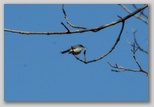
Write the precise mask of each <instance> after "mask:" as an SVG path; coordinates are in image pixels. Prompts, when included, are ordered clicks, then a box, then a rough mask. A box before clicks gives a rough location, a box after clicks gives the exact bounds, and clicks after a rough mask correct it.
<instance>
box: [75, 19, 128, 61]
mask: <svg viewBox="0 0 154 107" xmlns="http://www.w3.org/2000/svg"><path fill="white" fill-rule="evenodd" d="M118 17H119V18H120V19H121V20H123V19H122V18H121V17H120V16H118ZM124 25H125V20H123V21H122V27H121V30H120V33H119V35H118V38H117V39H116V41H115V43H114V45H113V46H112V47H111V49H110V50H109V51H108V52H106V53H105V54H103V55H102V56H100V57H98V58H96V59H93V60H90V61H86V57H85V60H82V59H80V58H79V57H77V56H75V55H74V56H75V58H76V59H77V60H79V61H81V62H84V63H85V64H88V63H91V62H96V61H98V60H101V59H103V58H104V57H106V56H107V55H109V54H110V53H111V52H112V51H113V50H114V48H115V47H116V45H117V44H118V42H119V41H120V37H121V34H122V32H123V29H124ZM84 55H85V54H84Z"/></svg>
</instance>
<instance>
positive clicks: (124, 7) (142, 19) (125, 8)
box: [119, 4, 148, 24]
mask: <svg viewBox="0 0 154 107" xmlns="http://www.w3.org/2000/svg"><path fill="white" fill-rule="evenodd" d="M119 5H120V6H121V7H122V8H123V9H124V10H125V11H127V12H128V13H129V14H131V13H132V11H130V10H129V9H128V8H127V7H126V6H124V5H122V4H119ZM134 16H135V17H136V18H138V19H140V20H141V21H143V22H144V23H146V24H148V21H146V20H145V19H144V18H142V17H140V16H139V15H134Z"/></svg>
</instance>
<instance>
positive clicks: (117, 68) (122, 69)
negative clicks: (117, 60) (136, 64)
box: [108, 62, 148, 75]
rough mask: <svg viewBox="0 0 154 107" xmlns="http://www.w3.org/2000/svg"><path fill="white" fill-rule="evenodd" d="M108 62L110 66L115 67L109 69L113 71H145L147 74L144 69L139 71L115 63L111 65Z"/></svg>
mask: <svg viewBox="0 0 154 107" xmlns="http://www.w3.org/2000/svg"><path fill="white" fill-rule="evenodd" d="M108 64H109V65H110V66H111V67H112V68H115V69H112V70H111V71H114V72H124V71H131V72H142V73H145V74H146V75H148V72H146V71H141V70H137V69H131V68H126V67H123V66H118V65H117V64H115V65H112V64H111V63H110V62H108Z"/></svg>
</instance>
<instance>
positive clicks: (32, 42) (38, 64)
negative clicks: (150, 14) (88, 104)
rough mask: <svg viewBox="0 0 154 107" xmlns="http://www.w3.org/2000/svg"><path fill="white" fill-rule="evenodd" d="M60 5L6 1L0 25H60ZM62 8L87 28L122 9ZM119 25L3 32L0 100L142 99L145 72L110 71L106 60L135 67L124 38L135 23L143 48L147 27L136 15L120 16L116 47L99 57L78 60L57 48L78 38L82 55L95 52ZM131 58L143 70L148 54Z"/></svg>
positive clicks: (90, 55) (38, 27)
mask: <svg viewBox="0 0 154 107" xmlns="http://www.w3.org/2000/svg"><path fill="white" fill-rule="evenodd" d="M126 6H128V7H130V8H131V6H130V5H126ZM138 6H142V5H138ZM61 7H62V6H61V5H45V4H44V5H19V4H18V5H16V4H12V5H10V4H6V5H4V27H5V28H10V29H17V30H24V31H36V32H37V31H38V32H39V31H65V30H66V29H65V28H64V27H63V26H62V25H61V24H60V23H61V22H63V23H65V24H66V21H65V19H64V15H63V13H62V9H61ZM131 9H132V10H133V8H131ZM65 10H66V12H67V15H68V17H69V19H70V21H71V22H72V23H73V24H75V25H81V26H85V27H89V28H91V27H95V26H99V25H104V24H107V23H110V22H112V21H115V20H118V17H117V15H120V16H123V17H124V16H126V15H127V14H128V13H127V12H125V11H124V10H123V9H122V8H121V7H120V6H118V5H65ZM147 11H148V10H147V9H146V11H145V13H146V14H147ZM66 25H67V24H66ZM67 26H68V25H67ZM69 28H70V29H72V28H71V27H69ZM120 28H121V23H120V24H117V25H115V26H112V27H109V28H106V29H104V30H101V31H99V32H96V33H94V32H87V33H79V34H69V35H50V36H47V35H21V34H15V33H9V32H4V100H5V101H148V77H147V76H146V75H145V74H143V73H134V72H121V73H116V72H112V71H111V69H112V68H111V67H110V66H109V65H108V64H107V62H111V63H112V64H114V63H117V64H118V65H121V66H125V67H128V68H134V69H138V66H137V65H136V63H135V62H134V60H133V57H132V53H131V51H130V49H131V46H130V45H128V43H127V40H129V41H131V42H133V34H132V29H137V30H138V32H137V34H136V37H137V40H138V42H139V43H140V45H141V46H142V47H143V48H144V49H146V50H148V36H147V35H148V27H147V25H146V24H145V23H143V22H141V21H140V20H138V19H136V18H134V17H132V18H130V19H129V20H127V21H126V24H125V28H124V31H123V34H122V37H121V40H120V42H119V43H118V45H117V47H116V48H115V50H114V51H113V52H112V53H111V54H109V55H108V56H107V57H105V58H104V59H102V60H100V61H97V62H94V63H90V64H84V63H81V62H79V61H78V60H76V59H75V58H74V56H72V55H70V54H61V53H60V52H61V51H63V50H65V49H67V48H69V47H70V46H72V45H76V44H79V43H80V44H83V45H84V46H85V47H87V48H88V50H87V59H88V60H91V59H94V58H97V57H99V56H100V55H102V54H104V53H105V52H106V51H108V50H109V48H110V47H111V46H112V45H113V43H114V42H115V39H116V38H117V36H118V33H119V30H120ZM79 57H81V58H82V57H83V54H82V53H81V54H80V55H79ZM137 58H138V61H139V62H140V64H141V65H142V66H143V68H144V69H145V70H148V56H147V55H145V54H143V53H140V52H137Z"/></svg>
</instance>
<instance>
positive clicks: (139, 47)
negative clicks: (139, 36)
mask: <svg viewBox="0 0 154 107" xmlns="http://www.w3.org/2000/svg"><path fill="white" fill-rule="evenodd" d="M136 32H137V31H133V35H134V42H135V44H136V46H137V48H138V49H139V50H140V51H142V52H144V53H146V54H148V51H146V50H144V49H142V48H141V46H140V45H139V44H138V42H137V40H136Z"/></svg>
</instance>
